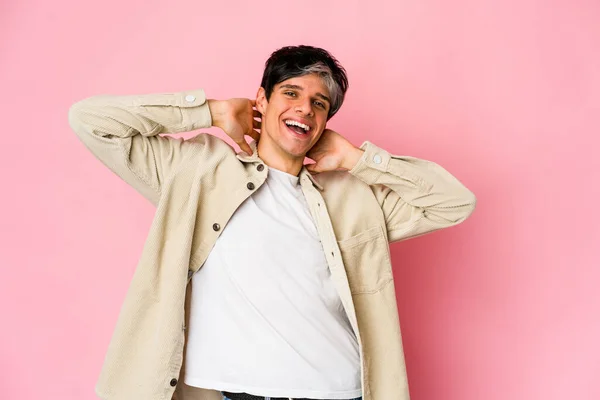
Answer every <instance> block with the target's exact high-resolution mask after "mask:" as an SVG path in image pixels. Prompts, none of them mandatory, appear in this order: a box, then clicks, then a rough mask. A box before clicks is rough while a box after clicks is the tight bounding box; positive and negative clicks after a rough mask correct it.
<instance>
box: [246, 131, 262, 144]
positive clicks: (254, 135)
mask: <svg viewBox="0 0 600 400" xmlns="http://www.w3.org/2000/svg"><path fill="white" fill-rule="evenodd" d="M248 136H250V137H251V138H252V139H254V140H255V141H257V142H258V139H259V138H260V133H258V131H256V130H255V129H252V130H251V131H250V132H249V133H248Z"/></svg>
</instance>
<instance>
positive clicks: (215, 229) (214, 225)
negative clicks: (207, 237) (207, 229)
mask: <svg viewBox="0 0 600 400" xmlns="http://www.w3.org/2000/svg"><path fill="white" fill-rule="evenodd" d="M219 229H221V225H219V224H213V231H215V232H216V231H218V230H219Z"/></svg>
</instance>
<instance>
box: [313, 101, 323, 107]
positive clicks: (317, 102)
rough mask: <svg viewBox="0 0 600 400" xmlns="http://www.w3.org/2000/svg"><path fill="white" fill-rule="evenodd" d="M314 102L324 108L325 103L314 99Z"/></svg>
mask: <svg viewBox="0 0 600 400" xmlns="http://www.w3.org/2000/svg"><path fill="white" fill-rule="evenodd" d="M315 104H316V105H317V107H321V108H325V104H323V103H321V102H320V101H315Z"/></svg>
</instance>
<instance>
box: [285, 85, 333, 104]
mask: <svg viewBox="0 0 600 400" xmlns="http://www.w3.org/2000/svg"><path fill="white" fill-rule="evenodd" d="M280 88H286V89H296V90H300V91H302V90H304V88H303V87H302V86H299V85H292V84H290V83H286V84H285V85H281V86H280ZM317 97H320V98H322V99H323V100H325V101H327V102H328V103H331V100H329V97H327V96H325V95H324V94H323V93H320V92H318V93H317Z"/></svg>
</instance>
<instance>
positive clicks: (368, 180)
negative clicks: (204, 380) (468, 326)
mask: <svg viewBox="0 0 600 400" xmlns="http://www.w3.org/2000/svg"><path fill="white" fill-rule="evenodd" d="M69 123H70V125H71V127H72V129H73V130H74V132H75V133H76V134H77V135H78V137H79V138H80V139H81V141H82V142H83V143H84V145H85V146H86V147H87V148H88V149H89V150H90V151H91V152H92V153H93V154H94V155H95V156H96V157H97V158H98V159H99V160H100V161H101V162H102V163H104V164H105V165H106V166H107V167H108V168H110V169H111V170H112V171H113V172H114V173H115V174H117V175H118V176H119V177H121V178H122V179H123V180H124V181H126V182H127V183H128V184H129V185H131V186H132V187H134V188H135V189H136V190H137V191H138V192H139V193H141V194H142V195H143V196H144V197H146V198H147V199H148V200H149V201H151V202H152V203H153V204H154V205H155V206H156V213H155V216H154V219H153V222H152V225H151V228H150V232H149V234H148V237H147V240H146V243H145V245H144V249H143V251H142V254H141V257H140V260H139V263H138V265H137V268H136V270H135V273H134V275H133V278H132V281H131V283H130V287H129V290H128V292H127V295H126V298H125V300H124V303H123V306H122V308H121V311H120V314H119V317H118V320H117V323H116V327H115V330H114V333H113V336H112V339H111V342H110V345H109V347H108V351H107V354H106V358H105V360H104V365H103V368H102V370H101V373H100V377H99V379H98V382H97V385H96V393H97V394H98V396H100V397H101V398H103V399H107V400H169V399H178V400H199V399H215V400H216V399H221V395H220V393H219V392H216V391H213V390H205V389H199V388H193V387H189V386H187V385H185V384H184V383H183V379H182V378H183V371H184V369H185V345H186V338H187V331H186V324H187V320H188V310H189V298H190V293H191V290H193V288H192V281H191V277H192V275H193V274H194V273H196V272H197V271H198V270H199V269H200V268H201V267H202V264H203V263H204V261H205V260H206V259H207V257H208V255H209V253H210V251H211V249H212V248H213V245H214V244H215V241H216V240H217V238H218V237H219V235H220V234H221V232H223V229H224V228H225V226H226V225H227V221H229V219H230V218H231V216H232V215H233V213H234V212H235V211H236V209H237V208H238V206H239V205H240V204H241V203H242V202H243V201H244V200H245V199H246V198H248V196H250V195H251V194H252V193H254V192H255V191H257V190H258V189H259V188H260V187H261V185H262V184H263V183H264V182H265V179H266V177H267V174H268V173H269V168H268V166H266V165H265V164H264V162H263V161H262V160H261V159H260V156H259V154H257V150H256V147H257V146H256V143H255V142H251V143H250V145H251V147H252V150H253V154H251V155H247V154H246V153H239V154H236V152H235V151H234V150H233V149H232V147H231V146H229V145H228V144H227V143H226V142H224V141H223V140H221V139H219V138H217V137H216V136H214V135H210V134H206V133H200V134H198V135H196V136H194V137H193V138H191V139H188V140H184V139H183V138H180V137H179V138H176V137H170V136H160V134H163V133H179V132H189V131H195V130H198V129H201V128H207V127H210V126H211V124H212V120H211V115H210V111H209V108H208V102H207V100H206V96H205V93H204V91H203V90H200V89H199V90H191V91H185V92H179V93H162V94H144V95H127V96H112V95H99V96H93V97H90V98H87V99H83V100H81V101H79V102H77V103H75V104H73V105H72V106H71V108H70V110H69ZM361 149H363V150H364V154H363V156H362V158H361V159H360V160H359V161H358V163H357V164H356V166H354V168H353V169H352V170H350V171H332V172H325V173H321V174H318V175H315V176H313V175H311V173H309V172H308V171H307V170H306V168H305V167H303V169H302V171H301V172H300V174H299V177H300V180H299V182H300V184H301V187H302V191H303V193H304V195H305V197H306V200H307V202H308V204H309V208H310V212H311V215H312V217H313V219H314V222H315V225H316V227H317V230H318V232H319V236H320V240H321V243H322V246H323V250H324V252H325V256H326V259H327V263H328V266H329V269H330V271H331V276H332V279H333V282H334V284H335V287H336V289H337V292H338V294H339V296H340V298H341V300H342V304H343V306H344V309H345V311H346V313H347V315H348V318H349V320H350V323H351V325H352V328H353V330H354V333H355V334H356V338H357V340H358V343H359V349H360V359H361V381H362V388H363V397H364V399H365V400H408V398H409V392H408V382H407V376H406V369H405V363H404V354H403V349H402V337H401V333H400V325H399V321H398V311H397V305H396V295H395V290H394V282H393V275H392V266H391V263H390V252H389V243H391V242H395V241H399V240H403V239H408V238H412V237H415V236H419V235H423V234H425V233H428V232H432V231H435V230H437V229H441V228H446V227H450V226H453V225H456V224H458V223H460V222H462V221H464V220H465V219H466V218H467V217H468V216H469V215H470V214H471V212H472V211H473V210H474V208H475V196H474V195H473V193H471V192H470V191H469V190H468V189H467V188H466V187H465V186H464V185H462V184H461V183H460V182H459V181H458V180H457V179H456V178H455V177H453V176H452V175H451V174H450V173H448V172H447V171H446V170H445V169H443V168H442V167H441V166H439V165H437V164H435V163H433V162H430V161H426V160H422V159H418V158H414V157H408V156H396V155H391V154H390V153H388V152H387V151H385V150H384V149H382V148H380V147H377V146H376V145H374V144H372V143H371V142H369V141H366V142H364V144H363V145H362V146H361ZM248 230H249V232H254V233H255V234H260V227H258V226H249V227H248ZM206 362H210V360H206Z"/></svg>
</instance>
